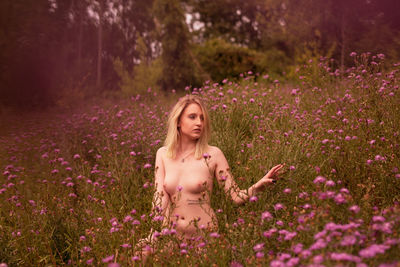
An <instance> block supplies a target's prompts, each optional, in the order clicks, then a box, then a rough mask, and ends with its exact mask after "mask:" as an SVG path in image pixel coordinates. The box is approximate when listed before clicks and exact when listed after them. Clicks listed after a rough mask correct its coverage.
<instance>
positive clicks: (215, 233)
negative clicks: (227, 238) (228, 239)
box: [210, 232, 220, 238]
mask: <svg viewBox="0 0 400 267" xmlns="http://www.w3.org/2000/svg"><path fill="white" fill-rule="evenodd" d="M210 237H214V238H219V237H220V234H218V233H217V232H212V233H210Z"/></svg>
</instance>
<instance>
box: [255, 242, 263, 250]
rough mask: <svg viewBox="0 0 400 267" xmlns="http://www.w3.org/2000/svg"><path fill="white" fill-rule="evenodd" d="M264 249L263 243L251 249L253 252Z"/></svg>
mask: <svg viewBox="0 0 400 267" xmlns="http://www.w3.org/2000/svg"><path fill="white" fill-rule="evenodd" d="M263 249H264V243H259V244H257V245H255V246H254V247H253V250H254V251H260V250H263Z"/></svg>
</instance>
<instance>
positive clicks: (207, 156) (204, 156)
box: [203, 153, 211, 159]
mask: <svg viewBox="0 0 400 267" xmlns="http://www.w3.org/2000/svg"><path fill="white" fill-rule="evenodd" d="M203 158H204V159H209V158H211V156H210V154H208V153H204V154H203Z"/></svg>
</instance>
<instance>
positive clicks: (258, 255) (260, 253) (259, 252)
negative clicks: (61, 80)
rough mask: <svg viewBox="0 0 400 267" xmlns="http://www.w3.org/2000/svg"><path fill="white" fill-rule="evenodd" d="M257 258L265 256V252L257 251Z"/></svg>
mask: <svg viewBox="0 0 400 267" xmlns="http://www.w3.org/2000/svg"><path fill="white" fill-rule="evenodd" d="M256 258H257V259H260V258H264V252H261V251H258V252H257V253H256Z"/></svg>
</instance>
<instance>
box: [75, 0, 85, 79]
mask: <svg viewBox="0 0 400 267" xmlns="http://www.w3.org/2000/svg"><path fill="white" fill-rule="evenodd" d="M77 9H78V12H77V13H78V19H79V22H78V23H79V25H78V62H77V65H78V66H77V69H78V75H81V72H82V37H83V36H82V35H83V15H84V12H83V10H82V3H81V1H78V3H77Z"/></svg>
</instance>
